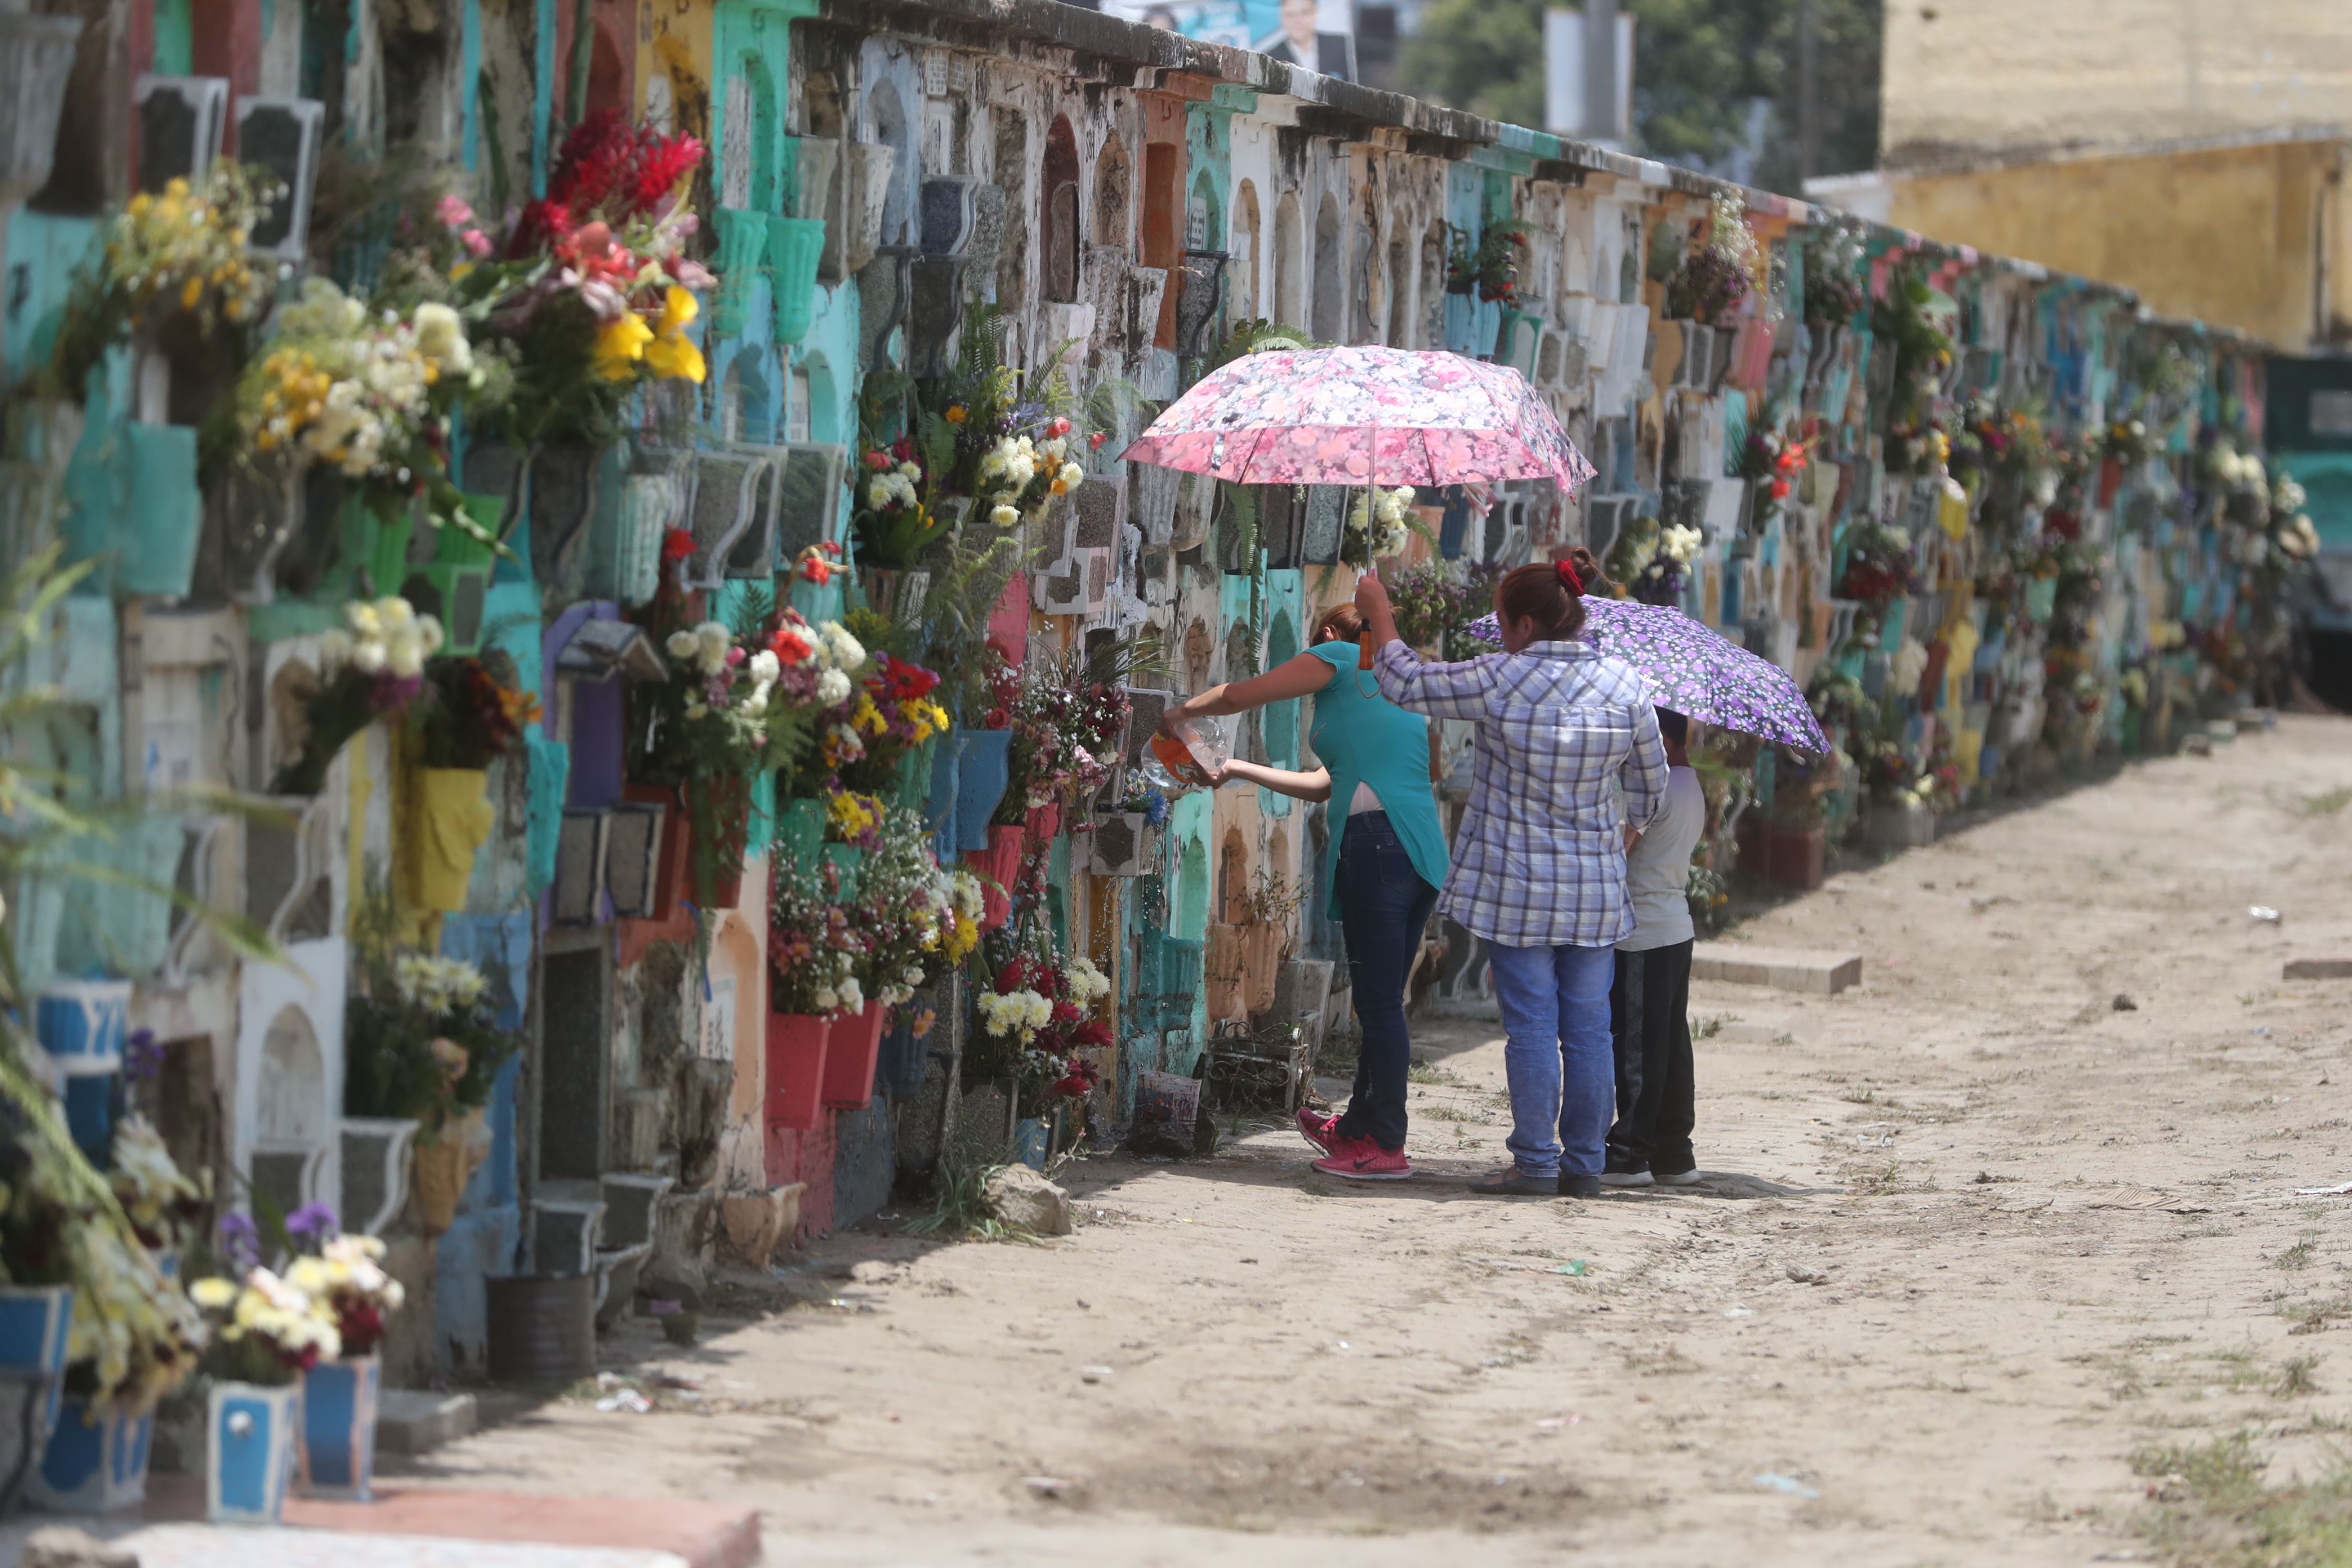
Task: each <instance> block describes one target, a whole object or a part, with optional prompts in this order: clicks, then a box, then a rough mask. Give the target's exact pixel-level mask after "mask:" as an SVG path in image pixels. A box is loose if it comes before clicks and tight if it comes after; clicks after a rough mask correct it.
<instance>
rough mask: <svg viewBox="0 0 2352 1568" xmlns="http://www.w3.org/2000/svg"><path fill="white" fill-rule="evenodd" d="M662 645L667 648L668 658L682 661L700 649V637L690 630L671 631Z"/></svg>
mask: <svg viewBox="0 0 2352 1568" xmlns="http://www.w3.org/2000/svg"><path fill="white" fill-rule="evenodd" d="M662 647H666V648H667V649H669V656H670V658H675V659H678V660H680V661H684V660H686V659H689V658H693V657H694V656H695V655H696V654H698V653H699V652H700V651H701V650H702V639H701V638H700V637H696V636H695V635H694V634H693V633H692V632H683V631H680V632H672V633H670V634H669V639H668V640H667V642H665V643H663V644H662Z"/></svg>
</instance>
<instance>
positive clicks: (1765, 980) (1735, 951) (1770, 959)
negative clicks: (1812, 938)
mask: <svg viewBox="0 0 2352 1568" xmlns="http://www.w3.org/2000/svg"><path fill="white" fill-rule="evenodd" d="M1691 978H1692V979H1693V980H1720V981H1726V982H1728V983H1729V984H1734V985H1769V986H1771V987H1772V988H1773V989H1774V990H1776V991H1802V992H1806V993H1808V994H1811V995H1815V996H1834V995H1836V994H1838V993H1839V992H1841V991H1843V990H1844V989H1845V988H1846V987H1847V986H1849V985H1858V984H1861V983H1862V954H1860V953H1858V952H1803V951H1801V950H1798V949H1793V948H1780V947H1749V946H1748V945H1747V944H1746V943H1745V942H1700V943H1699V944H1698V945H1697V946H1696V947H1694V948H1693V949H1692V950H1691Z"/></svg>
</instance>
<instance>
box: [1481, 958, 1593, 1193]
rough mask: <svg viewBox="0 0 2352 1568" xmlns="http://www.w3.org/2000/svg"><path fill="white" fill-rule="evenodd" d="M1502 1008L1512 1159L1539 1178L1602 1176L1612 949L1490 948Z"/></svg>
mask: <svg viewBox="0 0 2352 1568" xmlns="http://www.w3.org/2000/svg"><path fill="white" fill-rule="evenodd" d="M1486 952H1487V954H1488V956H1489V958H1490V959H1491V960H1492V962H1493V965H1494V969H1493V973H1494V984H1495V1000H1496V1001H1497V1002H1499V1003H1500V1004H1502V1008H1503V1030H1504V1033H1505V1034H1506V1035H1507V1039H1506V1040H1505V1042H1504V1044H1503V1071H1504V1074H1505V1076H1507V1078H1508V1079H1510V1088H1511V1136H1510V1139H1509V1140H1508V1142H1509V1147H1510V1151H1511V1163H1513V1164H1514V1165H1517V1167H1518V1170H1519V1173H1520V1174H1521V1175H1523V1176H1533V1177H1536V1178H1538V1180H1540V1179H1543V1178H1546V1177H1551V1176H1558V1175H1559V1174H1561V1173H1567V1174H1569V1175H1571V1176H1597V1175H1599V1174H1600V1173H1601V1162H1602V1160H1603V1159H1604V1157H1605V1155H1604V1148H1605V1145H1606V1144H1607V1143H1608V1142H1609V1121H1610V1118H1611V1117H1612V1116H1613V1115H1614V1114H1615V1113H1616V1110H1617V1063H1616V1055H1615V1051H1614V1049H1613V1047H1612V1042H1611V1039H1610V1036H1609V986H1610V983H1611V982H1612V980H1614V979H1615V978H1616V974H1617V950H1616V949H1615V948H1613V947H1570V946H1568V945H1565V944H1563V945H1561V946H1559V947H1505V946H1503V945H1502V944H1501V943H1500V942H1488V943H1487V944H1486Z"/></svg>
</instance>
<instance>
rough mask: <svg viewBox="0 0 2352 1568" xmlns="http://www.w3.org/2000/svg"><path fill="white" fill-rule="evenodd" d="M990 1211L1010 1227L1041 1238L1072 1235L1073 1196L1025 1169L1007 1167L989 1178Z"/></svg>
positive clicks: (988, 1198) (987, 1189)
mask: <svg viewBox="0 0 2352 1568" xmlns="http://www.w3.org/2000/svg"><path fill="white" fill-rule="evenodd" d="M984 1192H985V1195H986V1197H987V1200H988V1210H989V1212H990V1213H991V1214H992V1215H995V1216H996V1217H997V1218H998V1219H1001V1220H1003V1222H1004V1223H1005V1224H1007V1225H1013V1226H1020V1227H1021V1228H1022V1229H1024V1230H1029V1231H1034V1232H1035V1233H1036V1234H1037V1235H1039V1236H1067V1235H1069V1234H1070V1194H1067V1193H1066V1192H1064V1191H1063V1190H1062V1189H1061V1188H1059V1187H1057V1186H1055V1184H1053V1183H1051V1182H1049V1181H1047V1180H1046V1179H1045V1177H1043V1176H1041V1175H1039V1174H1038V1173H1036V1172H1034V1171H1033V1170H1031V1169H1030V1168H1029V1167H1028V1166H1026V1165H1008V1166H1006V1167H1005V1168H1004V1169H1003V1170H1001V1171H999V1172H997V1173H994V1174H993V1175H992V1176H990V1177H989V1178H988V1183H987V1185H986V1187H985V1189H984Z"/></svg>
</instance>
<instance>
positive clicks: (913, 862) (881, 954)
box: [851, 810, 981, 1006]
mask: <svg viewBox="0 0 2352 1568" xmlns="http://www.w3.org/2000/svg"><path fill="white" fill-rule="evenodd" d="M959 879H962V880H963V881H969V882H971V889H970V890H969V893H968V894H966V893H964V892H963V891H962V890H961V889H960V887H959ZM980 904H981V897H980V887H979V884H978V882H977V881H976V880H975V879H972V878H971V874H970V873H969V872H964V871H948V870H942V869H941V868H940V863H939V861H938V859H937V858H936V857H935V856H934V855H933V854H932V850H931V834H930V829H929V826H926V825H925V823H924V821H923V817H922V814H921V813H920V812H919V811H908V810H892V811H888V812H886V813H885V814H884V815H883V818H882V821H881V824H880V826H879V828H878V831H877V834H876V838H875V844H874V847H873V849H872V851H871V852H870V853H869V854H868V855H867V856H866V867H865V870H864V872H863V874H862V875H861V877H860V878H859V883H858V896H857V902H856V907H855V908H854V910H852V911H851V914H852V919H853V920H854V921H855V922H856V925H857V927H858V929H859V931H860V932H861V934H862V936H863V938H864V942H865V946H866V973H867V974H868V976H869V977H870V979H871V982H872V985H873V994H874V996H875V998H876V999H877V1000H878V1001H881V1002H886V1003H888V1004H890V1005H893V1006H896V1005H900V1004H903V1003H905V1002H907V1001H908V1000H909V999H911V998H912V997H913V995H914V994H915V989H916V987H918V986H919V985H922V984H925V983H926V982H927V981H929V980H930V979H932V978H934V977H935V976H936V975H937V974H938V973H943V972H944V971H945V970H947V969H948V968H949V967H950V966H952V965H954V964H957V963H961V962H962V961H963V958H964V955H965V954H967V953H969V952H971V950H972V949H973V948H974V947H975V946H977V945H978V944H979V942H980Z"/></svg>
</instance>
